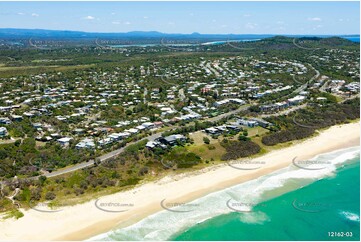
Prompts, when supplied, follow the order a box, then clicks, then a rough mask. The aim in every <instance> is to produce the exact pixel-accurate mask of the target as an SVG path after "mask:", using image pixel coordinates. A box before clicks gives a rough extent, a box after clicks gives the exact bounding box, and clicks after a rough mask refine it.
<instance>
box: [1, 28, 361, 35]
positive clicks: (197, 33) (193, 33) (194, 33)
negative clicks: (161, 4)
mask: <svg viewBox="0 0 361 242" xmlns="http://www.w3.org/2000/svg"><path fill="white" fill-rule="evenodd" d="M5 29H11V30H43V31H65V32H81V33H88V34H127V33H132V32H143V33H151V32H156V33H159V34H166V35H273V36H283V35H289V36H302V35H309V36H360V33H359V34H336V33H334V34H306V33H304V34H287V33H282V34H280V33H277V34H272V33H262V34H255V33H242V34H240V33H239V34H237V33H199V32H192V33H166V32H160V31H157V30H132V31H127V32H97V31H94V32H89V31H83V30H68V29H44V28H0V30H5Z"/></svg>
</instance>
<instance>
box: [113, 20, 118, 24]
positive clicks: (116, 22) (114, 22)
mask: <svg viewBox="0 0 361 242" xmlns="http://www.w3.org/2000/svg"><path fill="white" fill-rule="evenodd" d="M112 24H120V22H119V21H113V22H112Z"/></svg>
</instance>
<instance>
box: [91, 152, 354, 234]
mask: <svg viewBox="0 0 361 242" xmlns="http://www.w3.org/2000/svg"><path fill="white" fill-rule="evenodd" d="M359 151H360V147H359V146H356V147H351V148H346V149H340V150H336V151H333V152H328V153H325V154H320V155H317V156H315V157H314V158H312V159H310V160H313V161H325V160H327V161H329V163H328V166H327V167H326V168H325V169H320V170H313V171H310V170H306V169H301V168H299V167H297V166H294V165H290V166H288V167H286V168H283V169H281V170H277V171H275V172H272V173H270V174H268V175H264V176H261V177H259V178H257V179H254V180H250V181H248V182H245V183H241V184H239V185H235V186H232V187H229V188H226V189H224V190H221V191H218V192H214V193H211V194H208V195H206V196H204V197H201V198H199V199H196V200H194V201H192V202H189V203H188V204H190V205H193V206H192V207H194V208H196V209H194V210H192V211H191V212H188V213H187V212H185V213H177V212H172V211H167V210H164V211H161V212H158V213H155V214H152V215H150V216H148V217H147V218H145V219H143V220H141V221H139V222H138V223H136V224H133V225H131V226H128V227H125V228H120V229H116V230H112V231H109V232H107V233H103V234H100V235H97V236H95V237H92V238H90V239H89V240H88V241H94V240H105V241H107V240H167V239H170V238H171V237H172V236H174V235H175V234H177V233H179V232H182V231H184V230H186V229H187V228H190V227H192V226H194V225H196V224H197V223H200V222H203V221H206V220H208V219H211V218H213V217H216V216H219V215H222V214H227V213H231V212H237V211H239V212H241V214H242V219H243V220H244V222H246V223H262V222H264V221H267V216H266V215H265V214H257V212H259V211H256V212H255V213H253V212H252V209H253V208H254V207H255V206H257V205H258V206H259V205H260V204H261V203H262V202H264V201H266V200H269V199H272V198H274V197H277V196H280V195H282V194H284V193H287V192H290V191H293V190H296V189H299V188H301V187H304V186H306V185H308V184H310V183H312V182H314V181H317V180H319V179H322V178H325V177H328V176H332V175H334V174H335V172H336V171H337V169H338V168H339V167H341V166H343V165H344V164H346V163H347V162H349V161H350V160H352V159H354V158H356V157H359ZM230 200H231V201H233V202H231V204H232V203H233V206H234V208H232V207H229V203H228V206H227V202H229V201H230ZM247 211H248V212H250V213H247ZM343 215H344V216H345V217H347V218H352V219H354V218H355V216H353V215H350V214H346V213H343ZM243 220H242V221H243Z"/></svg>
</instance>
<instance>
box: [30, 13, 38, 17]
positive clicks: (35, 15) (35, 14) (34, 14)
mask: <svg viewBox="0 0 361 242" xmlns="http://www.w3.org/2000/svg"><path fill="white" fill-rule="evenodd" d="M31 16H33V17H39V14H37V13H32V14H31Z"/></svg>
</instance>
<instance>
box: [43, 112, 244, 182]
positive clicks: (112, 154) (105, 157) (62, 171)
mask: <svg viewBox="0 0 361 242" xmlns="http://www.w3.org/2000/svg"><path fill="white" fill-rule="evenodd" d="M248 108H249V105H244V106H242V107H240V108H238V109H236V110H233V111H231V112H228V113H224V114H221V115H219V116H217V117H214V118H208V119H206V121H211V122H215V121H218V120H220V119H222V118H225V117H228V116H230V115H233V114H236V113H239V112H241V111H244V110H247V109H248ZM172 128H174V127H169V129H167V130H170V129H172ZM163 132H164V131H163ZM163 132H159V133H155V134H152V135H150V136H147V137H145V138H142V139H140V140H137V141H134V142H131V143H128V144H127V145H126V146H124V147H122V148H119V149H116V150H113V151H111V152H109V153H106V154H104V155H102V156H99V157H98V159H99V161H100V162H104V161H106V160H108V159H110V158H113V157H115V156H118V155H119V154H121V153H122V152H124V150H125V148H126V147H128V146H129V145H132V144H136V143H138V142H140V141H142V140H145V139H147V140H149V141H154V140H155V139H156V138H159V137H161V136H162V134H163ZM91 166H94V160H89V161H87V162H82V163H78V164H76V165H73V166H70V167H66V168H63V169H60V170H56V171H53V172H51V173H46V174H44V176H46V177H49V178H50V177H55V176H60V175H64V174H66V173H70V172H73V171H77V170H80V169H83V168H86V167H91Z"/></svg>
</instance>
